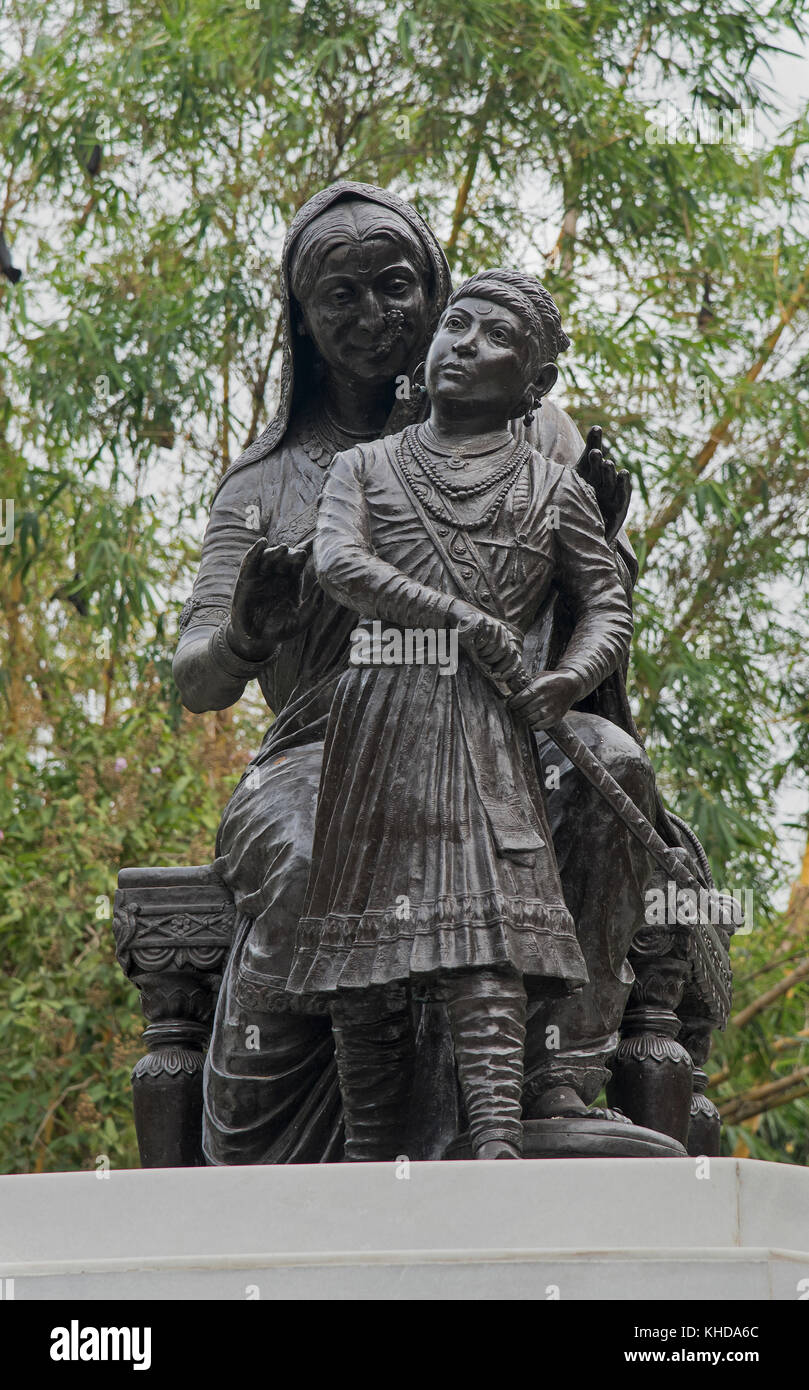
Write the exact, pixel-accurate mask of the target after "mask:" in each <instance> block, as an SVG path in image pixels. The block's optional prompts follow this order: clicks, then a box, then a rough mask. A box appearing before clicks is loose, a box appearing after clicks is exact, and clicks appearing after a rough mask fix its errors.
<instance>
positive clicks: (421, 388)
mask: <svg viewBox="0 0 809 1390" xmlns="http://www.w3.org/2000/svg"><path fill="white" fill-rule="evenodd" d="M425 365H426V364H425V363H424V362H419V364H418V366H417V367H414V368H413V375H412V376H411V378H410V389H411V391H413V392H415V394H416V395H417V396H423V395H424V394H425V392H426V390H427V385H426V382H425V380H424V368H425ZM419 372H421V381H416V377H417V376H418V374H419Z"/></svg>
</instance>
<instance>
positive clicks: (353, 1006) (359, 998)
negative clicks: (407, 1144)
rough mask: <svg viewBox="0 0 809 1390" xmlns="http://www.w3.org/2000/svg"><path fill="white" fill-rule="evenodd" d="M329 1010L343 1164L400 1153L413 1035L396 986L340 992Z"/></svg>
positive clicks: (410, 1080)
mask: <svg viewBox="0 0 809 1390" xmlns="http://www.w3.org/2000/svg"><path fill="white" fill-rule="evenodd" d="M344 993H345V997H343V996H342V995H340V996H338V998H337V999H336V1000H335V1003H334V1004H333V1006H332V1009H331V1016H332V1027H333V1030H334V1046H335V1052H336V1055H337V1074H338V1076H339V1079H340V1093H341V1095H342V1099H343V1113H344V1117H345V1158H346V1162H349V1163H363V1162H365V1163H373V1162H378V1163H381V1162H385V1161H387V1160H390V1159H394V1158H397V1157H398V1155H399V1154H400V1153H401V1152H402V1145H403V1143H404V1135H405V1132H406V1123H407V1111H408V1104H409V1101H410V1092H411V1090H412V1086H413V1062H414V1057H415V1039H414V1033H413V1020H412V1017H411V1012H410V1005H409V1001H408V998H407V994H406V992H405V990H404V989H403V988H402V987H397V988H395V989H385V990H383V989H378V990H350V991H349V990H346V991H345V992H344Z"/></svg>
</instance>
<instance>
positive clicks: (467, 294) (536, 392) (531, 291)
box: [426, 270, 570, 419]
mask: <svg viewBox="0 0 809 1390" xmlns="http://www.w3.org/2000/svg"><path fill="white" fill-rule="evenodd" d="M569 345H570V344H569V339H568V338H567V335H566V334H565V332H564V330H563V328H562V321H561V318H560V317H559V310H558V309H557V307H556V305H555V304H554V302H553V300H552V299H551V296H550V295H549V294H548V292H547V290H545V289H544V288H543V287H542V285H541V284H540V283H539V281H538V280H535V279H533V278H532V277H531V276H530V275H523V274H522V273H521V272H520V271H517V270H485V271H482V272H481V273H480V274H479V275H473V276H472V278H471V279H470V280H466V281H465V282H464V283H463V284H462V285H461V286H460V287H459V288H458V289H457V290H455V292H454V293H453V294H452V295H451V296H450V299H449V302H448V304H447V308H446V309H445V310H444V313H443V314H442V316H441V320H440V322H439V324H438V329H437V331H436V335H435V338H434V339H433V342H432V345H431V347H430V352H429V354H428V357H427V365H426V379H427V389H428V391H429V392H430V396H431V397H432V398H433V399H434V400H435V399H436V397H438V398H439V399H440V400H441V401H442V402H444V403H446V404H449V403H450V401H452V400H453V398H456V399H457V400H458V403H459V404H460V403H461V402H462V401H463V400H464V397H467V398H470V399H469V404H470V405H471V403H472V401H471V398H473V397H474V400H475V402H476V403H477V405H478V406H479V407H486V406H487V405H490V406H491V407H492V408H494V406H495V404H497V405H500V406H502V407H503V409H504V411H505V412H506V415H507V418H508V419H513V418H514V417H515V416H517V415H522V414H524V413H525V411H526V410H530V409H531V407H532V406H533V405H536V404H538V402H539V400H540V399H541V397H542V396H544V395H545V394H546V392H548V391H549V390H550V389H551V387H552V386H553V384H554V382H555V381H556V377H557V369H556V358H557V356H558V355H559V353H560V352H564V351H565V349H566V348H567V347H569Z"/></svg>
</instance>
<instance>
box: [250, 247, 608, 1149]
mask: <svg viewBox="0 0 809 1390" xmlns="http://www.w3.org/2000/svg"><path fill="white" fill-rule="evenodd" d="M566 346H567V338H566V337H565V335H564V333H563V332H562V328H561V323H560V319H559V314H558V312H557V309H556V306H555V304H554V303H553V300H552V299H551V298H550V296H549V295H548V294H547V293H546V292H545V291H544V290H543V289H542V287H541V286H540V285H539V284H538V283H537V282H536V281H535V280H531V279H530V278H529V277H528V276H525V275H520V274H518V273H516V272H509V271H505V270H502V271H489V272H486V273H484V274H482V275H478V276H476V277H474V278H473V279H471V280H468V281H467V282H466V283H465V284H464V285H462V286H461V287H460V289H458V290H456V291H455V293H454V294H453V295H451V296H450V300H449V305H448V307H447V309H446V311H445V313H444V314H443V316H442V318H441V320H440V321H439V324H438V329H437V331H436V334H435V337H434V339H433V342H432V344H431V346H430V349H429V352H428V355H427V360H426V373H425V375H426V384H427V391H428V394H429V398H430V404H431V410H430V415H429V418H428V419H427V421H425V423H424V424H415V425H411V426H409V427H408V428H406V429H405V430H404V431H402V432H399V433H397V434H393V435H388V436H387V437H386V438H384V439H382V440H379V441H377V442H375V443H371V444H361V445H359V446H357V447H356V448H354V449H351V450H349V451H347V452H344V453H340V454H338V455H337V456H336V457H335V459H334V461H333V463H332V465H331V468H330V470H329V475H328V478H327V480H326V485H325V488H324V491H323V496H322V499H321V506H320V509H319V516H318V523H317V532H316V538H315V546H314V558H315V571H316V574H317V577H318V579H319V580H320V582H321V584H322V586H323V588H324V589H325V591H326V593H327V594H329V595H331V597H332V598H333V599H335V601H336V602H338V603H341V604H342V605H343V606H344V607H345V608H347V609H348V610H350V611H353V612H355V613H357V614H358V615H359V616H360V617H361V618H362V619H364V620H366V621H369V622H370V621H372V620H373V619H375V618H381V619H384V620H386V621H389V622H393V623H395V624H397V625H398V626H399V627H400V628H403V629H413V628H416V629H420V630H421V629H425V628H435V627H438V626H441V627H444V628H446V627H450V628H454V629H455V631H456V633H457V637H458V641H459V645H460V649H461V650H460V657H459V663H458V667H457V671H455V673H454V674H453V676H452V678H451V679H445V678H444V673H443V672H442V671H441V669H440V668H439V667H437V666H436V665H426V666H425V665H416V664H409V665H384V666H381V665H370V666H359V665H354V666H352V667H350V668H349V669H348V671H346V672H345V674H344V675H343V676H342V677H341V679H340V681H339V683H338V685H337V688H336V691H335V695H334V702H333V705H332V710H331V714H330V718H329V725H328V730H327V734H326V744H325V754H324V769H323V778H322V781H321V785H320V793H319V798H318V807H317V817H316V822H315V841H314V858H313V868H312V874H311V877H310V880H309V889H308V893H307V899H306V903H305V905H304V911H303V917H302V920H301V923H300V926H299V928H298V933H297V938H296V947H295V955H294V958H293V964H292V970H291V972H290V978H289V985H288V987H289V989H290V990H291V991H292V992H293V993H294V994H299V995H301V996H302V997H304V998H306V997H315V998H317V997H322V996H323V995H326V996H327V997H328V998H329V999H330V1000H331V1004H330V1008H331V1015H332V1019H333V1022H334V1034H335V1041H336V1044H337V1066H338V1071H339V1076H340V1089H341V1093H342V1097H343V1108H344V1117H345V1134H346V1150H345V1151H346V1157H347V1158H349V1159H360V1158H363V1159H373V1158H376V1159H387V1158H394V1157H395V1156H396V1154H397V1153H399V1152H401V1151H402V1149H403V1147H404V1143H405V1140H406V1132H405V1126H404V1120H405V1115H406V1109H407V1104H408V1102H409V1099H410V1089H411V1074H412V1055H413V1049H412V1048H411V1049H409V1051H408V1048H407V1038H408V1035H409V1034H410V1033H411V1030H412V1023H411V1015H410V1002H409V998H408V995H407V991H406V990H405V988H404V987H405V986H412V987H413V988H415V989H419V988H421V989H422V990H423V991H426V992H427V993H428V994H429V993H433V994H435V995H437V996H438V997H439V998H442V999H443V1000H444V1001H445V1002H446V1004H447V1007H448V1013H449V1019H450V1026H451V1031H452V1039H453V1044H454V1052H455V1059H456V1064H457V1068H458V1076H459V1080H460V1088H461V1095H462V1099H463V1102H464V1106H465V1110H466V1113H467V1115H468V1120H469V1130H470V1135H471V1145H472V1150H473V1152H474V1154H475V1156H476V1157H478V1158H484V1159H485V1158H516V1157H519V1155H520V1151H521V1145H522V1124H521V1105H522V1084H523V1052H524V1042H525V1013H526V990H529V991H530V992H531V993H532V994H533V995H535V996H539V997H554V996H557V995H559V994H560V993H563V992H565V991H566V990H568V989H571V988H576V987H577V986H578V985H580V984H582V983H583V982H584V981H585V979H586V978H587V975H586V968H585V964H584V958H583V956H582V954H581V951H580V949H579V946H578V944H577V941H576V932H575V923H574V921H573V919H572V917H571V916H570V913H569V912H568V910H567V908H566V906H565V902H564V898H563V895H562V885H561V882H560V879H559V873H558V869H557V865H556V860H555V857H554V852H553V844H552V840H551V834H550V829H549V826H548V822H547V817H546V815H545V807H544V799H543V795H542V789H541V785H540V767H539V759H538V756H537V751H536V744H535V742H534V739H533V737H532V736H531V728H536V729H540V728H543V727H545V726H546V725H552V724H555V723H557V721H558V720H559V719H561V718H562V716H563V715H564V714H566V713H567V711H568V709H569V708H570V706H571V705H572V704H574V703H575V702H576V701H577V700H581V699H583V698H584V697H585V696H586V695H588V694H589V693H590V691H591V690H593V689H595V688H596V687H597V686H598V685H599V684H600V683H601V682H602V681H603V680H604V679H605V677H606V676H608V675H610V674H611V672H612V671H613V670H614V669H616V668H617V666H618V665H619V663H620V662H621V661H622V660H623V659H624V658H625V657H626V655H627V652H628V650H629V642H630V638H631V635H632V616H631V611H630V607H629V603H628V601H627V598H626V595H625V593H624V591H623V589H622V587H621V584H620V582H619V579H618V575H617V572H616V567H615V562H614V559H613V555H612V552H611V551H610V549H609V547H608V545H607V542H606V540H605V537H604V523H603V520H602V517H601V514H600V512H599V511H598V508H597V506H596V503H595V498H594V497H593V496H592V494H591V492H590V490H589V488H588V487H587V484H586V483H584V482H582V480H581V479H580V478H579V477H578V475H577V474H576V473H575V472H573V471H572V470H570V469H567V468H565V467H564V466H563V465H560V464H554V463H551V462H549V461H548V460H547V459H545V458H543V457H542V455H541V454H539V453H537V451H536V450H535V449H532V448H531V446H530V445H529V444H528V443H526V442H524V441H520V440H515V438H514V436H513V435H512V434H511V432H510V430H509V428H508V426H509V423H510V421H511V420H512V419H515V418H517V417H519V416H525V415H526V414H528V413H529V412H531V411H533V410H535V409H537V408H538V406H539V405H541V401H542V397H543V396H544V395H545V394H546V392H547V391H548V390H549V388H550V387H551V386H552V384H553V382H554V380H555V378H556V365H555V361H556V357H557V355H558V353H559V351H560V350H563V349H564V348H565V347H566ZM270 553H271V551H270ZM552 587H555V588H556V589H557V590H558V591H559V593H561V595H562V596H563V598H564V599H565V601H566V602H568V603H569V605H570V607H571V608H572V609H573V610H575V613H576V618H575V626H574V629H573V633H572V635H571V639H570V642H569V644H568V645H567V647H566V649H565V651H564V652H563V653H562V654H561V659H560V664H559V665H558V666H557V667H556V669H555V670H553V671H547V672H543V673H541V674H540V675H538V676H536V677H535V678H534V680H533V681H532V682H530V684H529V685H528V686H527V688H526V689H525V690H524V691H523V692H522V693H521V694H520V695H518V696H516V697H511V698H510V700H509V702H508V705H507V703H506V701H505V700H504V699H503V697H502V691H498V689H497V684H498V682H499V681H500V680H505V679H506V678H507V677H508V676H509V675H512V674H513V673H514V672H515V671H516V670H517V669H518V668H519V667H520V665H521V654H522V642H523V640H524V637H525V634H526V632H528V631H529V630H530V628H531V627H532V626H533V624H534V622H535V621H536V618H537V616H538V613H539V611H540V609H541V608H542V605H543V604H544V603H546V602H547V599H548V596H549V594H550V592H551V589H552ZM506 693H507V691H506ZM403 900H404V902H405V904H406V911H404V912H402V911H401V909H400V905H401V903H402V901H403ZM394 1039H395V1042H393V1040H394ZM392 1042H393V1046H394V1047H395V1063H393V1062H392V1060H391V1046H392Z"/></svg>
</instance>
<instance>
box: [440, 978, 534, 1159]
mask: <svg viewBox="0 0 809 1390" xmlns="http://www.w3.org/2000/svg"><path fill="white" fill-rule="evenodd" d="M442 983H443V987H444V992H445V998H446V1000H447V1004H448V1008H449V1018H450V1026H451V1028H452V1041H453V1044H454V1047H455V1060H456V1064H457V1067H458V1079H459V1081H460V1085H461V1094H462V1096H463V1099H464V1104H465V1106H466V1113H467V1116H468V1119H469V1135H470V1139H471V1143H472V1152H473V1154H474V1156H475V1157H476V1158H519V1156H520V1152H521V1148H522V1086H523V1065H524V1054H525V1008H526V999H525V987H524V985H523V982H522V980H521V978H520V976H519V975H517V974H515V973H514V972H513V971H507V970H502V971H501V970H463V971H458V972H457V973H455V972H453V973H452V974H447V975H446V976H445V977H444V980H443V981H442Z"/></svg>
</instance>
